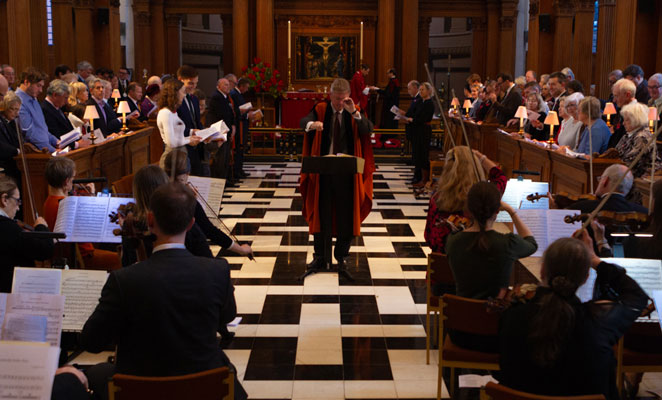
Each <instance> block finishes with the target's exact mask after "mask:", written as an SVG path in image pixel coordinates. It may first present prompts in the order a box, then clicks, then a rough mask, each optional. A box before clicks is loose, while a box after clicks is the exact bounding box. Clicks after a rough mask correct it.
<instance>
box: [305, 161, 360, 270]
mask: <svg viewBox="0 0 662 400" xmlns="http://www.w3.org/2000/svg"><path fill="white" fill-rule="evenodd" d="M353 179H354V176H353V175H351V174H342V175H320V202H319V212H320V228H321V232H319V233H316V234H314V235H313V238H314V243H315V247H314V248H315V254H314V257H321V258H322V259H324V260H325V261H326V262H328V263H329V264H330V263H331V254H332V253H331V241H332V236H333V227H334V222H335V228H336V247H335V250H334V252H333V256H334V257H335V259H336V260H337V261H340V260H342V259H343V258H344V257H347V255H349V248H350V246H351V244H352V238H353V237H354V234H353V228H354V213H353V202H354V181H353Z"/></svg>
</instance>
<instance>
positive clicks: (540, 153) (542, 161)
mask: <svg viewBox="0 0 662 400" xmlns="http://www.w3.org/2000/svg"><path fill="white" fill-rule="evenodd" d="M518 141H519V145H520V150H521V154H520V162H519V168H520V169H522V170H526V171H535V172H538V173H539V174H540V175H538V176H536V175H527V176H525V178H527V179H531V180H533V181H535V182H549V178H550V177H551V170H552V160H551V156H550V154H551V153H552V152H551V151H550V150H549V149H546V148H544V147H541V146H538V145H535V144H533V143H531V142H527V141H526V140H518Z"/></svg>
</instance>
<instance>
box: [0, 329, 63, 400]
mask: <svg viewBox="0 0 662 400" xmlns="http://www.w3.org/2000/svg"><path fill="white" fill-rule="evenodd" d="M59 356H60V348H59V347H52V346H47V345H45V344H41V343H26V342H0V371H11V373H10V374H9V373H3V374H0V399H30V400H50V398H51V391H52V388H53V377H54V376H55V370H56V369H57V362H58V358H59Z"/></svg>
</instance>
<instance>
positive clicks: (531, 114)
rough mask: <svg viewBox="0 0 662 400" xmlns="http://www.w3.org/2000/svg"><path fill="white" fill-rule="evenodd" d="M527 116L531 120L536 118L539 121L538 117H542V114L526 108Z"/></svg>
mask: <svg viewBox="0 0 662 400" xmlns="http://www.w3.org/2000/svg"><path fill="white" fill-rule="evenodd" d="M526 118H527V119H528V120H529V121H531V120H536V121H537V120H538V118H540V114H539V113H537V112H535V111H531V110H526Z"/></svg>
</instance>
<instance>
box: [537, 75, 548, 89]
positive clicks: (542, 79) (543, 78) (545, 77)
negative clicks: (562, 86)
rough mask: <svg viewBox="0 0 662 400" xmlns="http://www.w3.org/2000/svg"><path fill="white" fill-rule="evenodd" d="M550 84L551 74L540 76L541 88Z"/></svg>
mask: <svg viewBox="0 0 662 400" xmlns="http://www.w3.org/2000/svg"><path fill="white" fill-rule="evenodd" d="M548 83H549V74H542V75H540V82H539V85H540V87H541V88H542V87H543V86H545V85H546V84H548Z"/></svg>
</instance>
